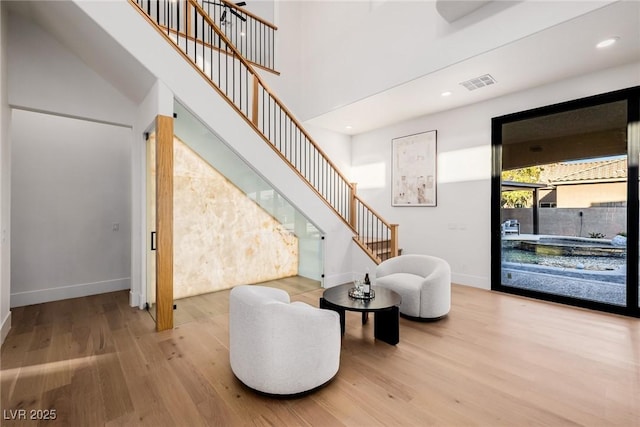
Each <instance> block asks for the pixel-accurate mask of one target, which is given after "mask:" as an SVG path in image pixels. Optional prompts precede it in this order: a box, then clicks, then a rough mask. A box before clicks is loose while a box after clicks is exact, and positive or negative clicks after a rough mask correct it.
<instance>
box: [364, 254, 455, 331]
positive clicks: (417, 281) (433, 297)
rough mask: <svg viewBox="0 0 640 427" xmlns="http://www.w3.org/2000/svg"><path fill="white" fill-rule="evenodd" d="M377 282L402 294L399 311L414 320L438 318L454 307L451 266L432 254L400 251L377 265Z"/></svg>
mask: <svg viewBox="0 0 640 427" xmlns="http://www.w3.org/2000/svg"><path fill="white" fill-rule="evenodd" d="M374 284H375V285H377V286H382V287H385V288H388V289H392V290H394V291H396V292H397V293H399V294H400V295H401V296H402V304H400V314H402V315H404V316H405V317H409V318H413V319H415V320H437V319H439V318H441V317H444V316H446V315H447V313H449V310H450V309H451V267H450V266H449V263H447V262H446V261H445V260H443V259H441V258H437V257H434V256H430V255H414V254H411V255H401V256H397V257H394V258H389V259H387V260H385V261H383V262H382V263H380V264H379V265H378V266H377V267H376V277H375V282H374Z"/></svg>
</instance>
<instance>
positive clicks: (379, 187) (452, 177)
mask: <svg viewBox="0 0 640 427" xmlns="http://www.w3.org/2000/svg"><path fill="white" fill-rule="evenodd" d="M638 84H640V63H636V64H633V65H629V66H625V67H619V68H615V69H609V70H605V71H603V72H599V73H594V74H590V75H585V76H581V77H576V78H572V79H569V80H565V81H560V82H556V83H553V84H550V85H546V86H543V87H539V88H536V89H532V90H528V91H524V92H519V93H515V94H512V95H508V96H504V97H501V98H497V99H494V100H491V101H486V102H482V103H478V104H474V105H470V106H467V107H464V108H458V109H455V110H451V111H446V112H442V113H439V114H433V115H429V116H424V117H420V118H418V119H414V120H410V121H406V122H403V123H399V124H396V125H394V126H389V127H386V128H383V129H379V130H376V131H372V132H369V133H366V134H362V135H358V136H355V137H353V143H352V149H353V151H352V159H353V168H354V169H357V168H358V167H359V166H365V165H377V166H376V168H374V170H376V171H378V172H376V173H375V174H373V175H369V176H367V175H366V174H361V182H359V188H360V190H359V194H360V196H362V197H363V198H364V200H366V201H367V202H368V203H370V204H371V205H372V207H373V208H374V209H375V210H376V211H378V212H379V213H380V214H381V215H382V216H383V217H384V218H385V219H387V220H388V221H390V222H392V223H398V224H400V227H399V235H400V238H399V244H400V247H401V248H402V249H403V253H423V254H430V255H436V256H439V257H442V258H444V259H446V260H447V261H449V263H450V264H451V268H452V274H453V281H454V282H455V283H460V284H465V285H470V286H476V287H481V288H485V289H489V288H490V257H491V254H490V246H491V236H490V213H491V204H490V199H491V181H490V180H491V119H492V118H493V117H498V116H501V115H504V114H509V113H513V112H518V111H523V110H527V109H531V108H535V107H541V106H544V105H549V104H555V103H558V102H563V101H567V100H571V99H577V98H582V97H586V96H590V95H595V94H598V93H604V92H609V91H613V90H617V89H623V88H626V87H631V86H636V85H638ZM429 130H437V132H438V195H437V197H438V200H437V204H438V205H437V207H392V206H391V189H390V185H391V140H392V139H393V138H397V137H401V136H405V135H410V134H414V133H419V132H424V131H429ZM381 174H382V175H383V178H384V179H382V180H381V179H380V178H381V177H380V175H381ZM372 183H373V184H372ZM368 184H369V185H368ZM363 187H370V188H363ZM363 268H365V267H363V266H362V261H361V260H360V259H359V257H357V256H355V255H354V269H355V270H356V271H358V270H360V271H362V270H363Z"/></svg>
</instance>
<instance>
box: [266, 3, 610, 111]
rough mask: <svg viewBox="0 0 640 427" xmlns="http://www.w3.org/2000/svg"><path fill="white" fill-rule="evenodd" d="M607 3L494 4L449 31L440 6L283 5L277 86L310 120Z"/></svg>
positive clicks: (280, 8) (279, 18)
mask: <svg viewBox="0 0 640 427" xmlns="http://www.w3.org/2000/svg"><path fill="white" fill-rule="evenodd" d="M607 3H611V1H553V2H546V1H545V2H537V1H522V2H506V1H494V2H491V3H490V4H488V5H487V6H485V7H482V8H480V9H478V10H477V11H476V12H474V13H472V14H470V15H469V16H468V17H465V18H463V19H461V20H459V21H456V22H455V23H454V24H449V23H447V22H446V21H445V20H444V19H443V18H442V17H441V16H440V15H439V14H438V13H437V11H436V2H435V1H406V0H400V1H386V2H380V1H375V0H373V1H336V0H334V1H286V2H277V3H276V24H277V25H278V27H279V30H278V36H277V43H278V44H277V52H287V54H286V55H285V54H284V53H282V54H280V55H278V57H277V59H276V65H277V67H276V68H277V69H278V70H280V71H282V76H283V79H280V80H279V81H274V82H273V86H274V89H275V90H276V93H278V94H282V97H283V99H284V100H285V102H287V104H288V105H289V106H290V107H291V108H293V111H294V112H295V113H296V114H297V115H298V117H299V118H300V119H301V120H309V119H311V118H313V117H316V116H318V115H320V114H323V113H326V112H328V111H331V110H333V109H335V108H337V107H341V106H344V105H348V104H350V103H352V102H354V101H357V100H360V99H363V98H366V97H368V96H370V95H371V94H375V93H379V92H382V91H384V90H386V89H389V88H391V87H394V86H397V85H399V84H402V83H406V82H408V81H411V80H413V79H415V78H418V77H421V76H424V75H426V74H429V73H432V72H434V71H436V70H440V69H442V68H444V67H446V66H448V65H451V64H454V63H457V62H460V61H462V60H464V59H468V58H471V57H473V56H476V55H478V54H480V53H484V52H487V51H489V50H491V49H494V48H496V47H498V46H502V45H505V44H507V43H510V42H512V41H514V40H518V39H520V38H522V37H525V36H527V35H530V34H533V33H536V32H538V31H541V30H543V29H545V28H548V27H551V26H553V25H556V24H558V23H561V22H564V21H566V20H568V19H571V18H574V17H576V16H579V15H581V14H584V13H586V12H588V11H591V10H595V9H597V8H599V7H602V6H603V5H605V4H607ZM291 52H293V53H292V54H291ZM422 52H429V54H428V55H424V54H422ZM291 56H293V57H294V58H291Z"/></svg>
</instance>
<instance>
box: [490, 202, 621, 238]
mask: <svg viewBox="0 0 640 427" xmlns="http://www.w3.org/2000/svg"><path fill="white" fill-rule="evenodd" d="M581 212H582V216H580V213H581ZM538 214H539V226H540V232H539V234H550V235H556V236H576V237H589V234H590V233H602V234H604V235H605V238H606V239H612V238H614V237H615V236H616V234H618V233H620V232H626V230H627V225H626V224H627V209H626V208H625V207H596V208H539V209H538ZM502 218H503V221H506V220H508V219H517V220H518V221H519V222H520V232H521V233H523V234H532V233H533V209H532V208H514V209H503V210H502Z"/></svg>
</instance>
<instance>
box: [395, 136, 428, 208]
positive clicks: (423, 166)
mask: <svg viewBox="0 0 640 427" xmlns="http://www.w3.org/2000/svg"><path fill="white" fill-rule="evenodd" d="M392 145H393V154H392V169H391V170H392V173H391V205H392V206H436V190H437V182H436V164H437V159H436V156H437V150H436V131H435V130H432V131H428V132H423V133H418V134H415V135H409V136H403V137H401V138H395V139H393V140H392Z"/></svg>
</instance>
